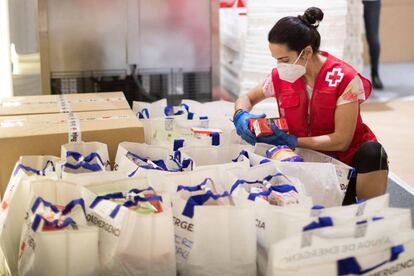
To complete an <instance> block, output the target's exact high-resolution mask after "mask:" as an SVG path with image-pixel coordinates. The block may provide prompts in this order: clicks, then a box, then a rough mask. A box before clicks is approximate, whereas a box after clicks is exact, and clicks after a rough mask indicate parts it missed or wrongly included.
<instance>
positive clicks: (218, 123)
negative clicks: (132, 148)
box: [143, 116, 241, 149]
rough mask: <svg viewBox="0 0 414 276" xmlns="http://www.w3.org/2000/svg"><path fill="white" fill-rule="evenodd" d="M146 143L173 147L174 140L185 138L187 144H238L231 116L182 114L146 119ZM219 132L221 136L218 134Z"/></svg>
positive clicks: (238, 138) (239, 140)
mask: <svg viewBox="0 0 414 276" xmlns="http://www.w3.org/2000/svg"><path fill="white" fill-rule="evenodd" d="M143 125H144V132H145V143H147V144H151V145H165V146H167V147H170V148H171V149H172V148H173V147H174V141H175V140H177V139H184V140H185V143H186V144H187V145H217V144H237V143H240V142H241V138H240V137H239V136H238V135H237V133H236V129H235V128H234V125H233V122H232V121H231V120H230V119H229V118H209V117H207V116H202V117H198V118H194V119H191V120H189V119H187V118H185V117H180V116H178V117H177V116H172V117H166V118H156V119H149V120H144V122H143ZM217 134H219V136H217Z"/></svg>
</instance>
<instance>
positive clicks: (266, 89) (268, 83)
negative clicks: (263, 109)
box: [262, 74, 275, 98]
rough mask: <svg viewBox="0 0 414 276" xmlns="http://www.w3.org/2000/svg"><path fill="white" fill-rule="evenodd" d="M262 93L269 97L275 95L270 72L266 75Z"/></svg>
mask: <svg viewBox="0 0 414 276" xmlns="http://www.w3.org/2000/svg"><path fill="white" fill-rule="evenodd" d="M262 89H263V94H264V95H265V97H266V98H271V97H274V96H275V89H274V87H273V80H272V74H269V75H267V77H266V79H265V81H264V84H263V88H262Z"/></svg>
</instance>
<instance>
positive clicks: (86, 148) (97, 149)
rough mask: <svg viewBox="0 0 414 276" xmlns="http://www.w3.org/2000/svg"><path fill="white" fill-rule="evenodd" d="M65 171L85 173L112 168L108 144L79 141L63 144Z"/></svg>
mask: <svg viewBox="0 0 414 276" xmlns="http://www.w3.org/2000/svg"><path fill="white" fill-rule="evenodd" d="M61 158H62V163H63V165H62V166H63V167H64V170H63V171H62V173H63V172H70V173H83V172H91V171H103V170H110V169H111V164H110V162H109V154H108V146H107V145H105V144H103V143H99V142H79V143H68V144H65V145H62V149H61Z"/></svg>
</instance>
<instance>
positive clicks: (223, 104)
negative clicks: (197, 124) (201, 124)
mask: <svg viewBox="0 0 414 276" xmlns="http://www.w3.org/2000/svg"><path fill="white" fill-rule="evenodd" d="M181 103H182V104H185V105H187V106H188V107H189V110H191V111H192V112H193V113H194V116H208V117H211V118H223V119H224V118H233V114H234V103H233V102H229V101H224V100H219V101H212V102H206V103H201V102H198V101H194V100H188V99H184V100H182V101H181Z"/></svg>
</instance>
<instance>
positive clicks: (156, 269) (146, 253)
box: [83, 178, 176, 275]
mask: <svg viewBox="0 0 414 276" xmlns="http://www.w3.org/2000/svg"><path fill="white" fill-rule="evenodd" d="M83 197H84V199H85V204H86V206H87V208H86V209H87V220H88V222H89V223H91V224H93V225H96V226H98V227H99V234H100V241H99V254H100V259H101V265H102V267H103V275H175V273H176V264H175V250H174V230H173V225H172V223H171V222H172V211H171V203H170V199H169V197H168V195H165V194H159V193H157V192H156V191H155V190H154V189H153V188H152V187H151V186H149V185H148V180H147V178H129V179H124V180H115V181H110V182H103V183H95V184H90V185H85V186H83Z"/></svg>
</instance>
